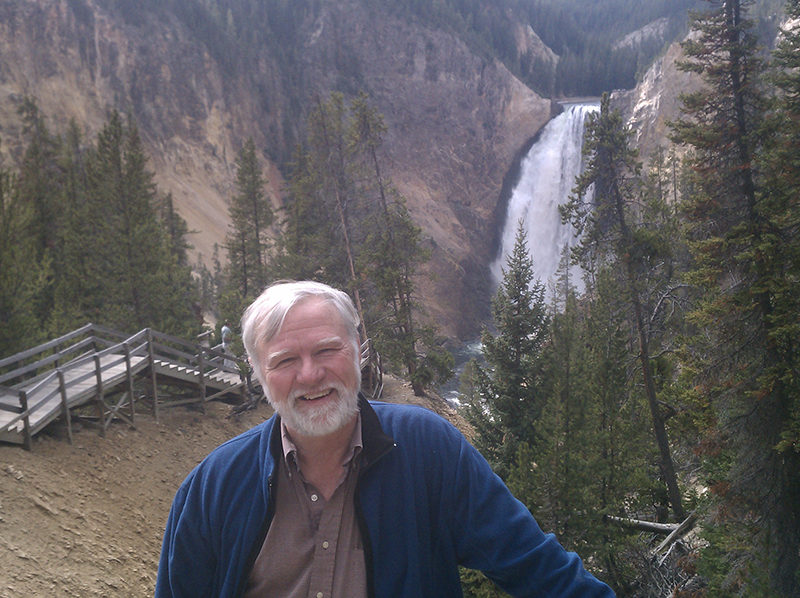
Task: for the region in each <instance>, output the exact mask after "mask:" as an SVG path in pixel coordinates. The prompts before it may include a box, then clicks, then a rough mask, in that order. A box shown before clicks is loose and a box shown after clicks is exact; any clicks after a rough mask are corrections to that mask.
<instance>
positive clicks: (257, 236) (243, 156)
mask: <svg viewBox="0 0 800 598" xmlns="http://www.w3.org/2000/svg"><path fill="white" fill-rule="evenodd" d="M236 168H237V170H236V194H235V195H234V196H233V198H232V199H231V203H230V208H229V214H230V218H231V228H230V231H229V232H228V237H227V239H226V248H227V250H228V260H229V281H230V284H231V287H232V288H233V289H235V290H236V291H238V293H239V294H240V295H241V297H242V298H248V297H251V296H255V295H256V294H258V293H259V292H260V291H261V289H262V288H263V287H264V286H265V284H266V282H267V254H268V235H267V233H268V230H269V227H270V226H271V225H272V223H273V220H274V216H273V213H272V207H271V206H270V202H269V198H267V197H266V195H265V193H264V185H265V181H264V177H263V175H262V171H261V166H260V165H259V163H258V157H257V156H256V147H255V143H254V142H253V138H252V137H251V138H249V139H248V140H247V141H246V142H245V144H244V145H243V146H242V148H241V150H240V151H239V155H238V156H237V158H236Z"/></svg>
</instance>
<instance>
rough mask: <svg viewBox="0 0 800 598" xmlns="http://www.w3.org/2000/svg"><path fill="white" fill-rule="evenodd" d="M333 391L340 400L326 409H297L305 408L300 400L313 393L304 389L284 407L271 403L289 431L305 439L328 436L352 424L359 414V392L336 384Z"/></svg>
mask: <svg viewBox="0 0 800 598" xmlns="http://www.w3.org/2000/svg"><path fill="white" fill-rule="evenodd" d="M331 388H333V389H334V390H335V391H336V393H337V395H338V399H339V400H338V401H336V402H330V403H327V404H325V405H324V406H315V405H309V406H306V407H307V408H305V409H298V408H297V407H298V406H300V407H303V405H302V403H303V399H302V398H301V397H302V396H304V395H306V394H311V393H306V392H302V390H304V389H301V390H298V391H295V392H293V393H292V395H291V396H290V397H289V398H288V399H287V400H286V401H285V402H284V403H283V404H281V405H275V404H272V407H273V408H274V409H275V411H277V412H278V415H280V416H281V419H282V420H283V423H284V424H285V425H286V427H287V428H288V429H290V430H292V431H294V432H297V433H298V434H301V435H303V436H327V435H328V434H332V433H333V432H336V431H338V430H339V429H341V428H342V427H343V426H345V425H346V424H348V423H349V422H351V421H352V420H353V417H355V415H356V414H357V413H358V391H352V390H349V389H346V388H344V387H343V386H341V385H339V384H333V385H331ZM270 403H272V401H270Z"/></svg>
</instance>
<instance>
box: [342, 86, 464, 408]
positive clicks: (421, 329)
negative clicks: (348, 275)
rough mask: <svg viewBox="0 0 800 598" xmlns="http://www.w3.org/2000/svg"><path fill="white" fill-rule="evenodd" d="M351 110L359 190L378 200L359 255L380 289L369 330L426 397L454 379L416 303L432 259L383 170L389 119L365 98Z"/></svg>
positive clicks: (370, 281) (370, 282)
mask: <svg viewBox="0 0 800 598" xmlns="http://www.w3.org/2000/svg"><path fill="white" fill-rule="evenodd" d="M350 109H351V112H352V119H351V125H350V127H349V148H350V152H351V153H352V155H353V156H354V158H355V161H356V163H357V165H358V163H359V162H360V165H361V169H360V173H361V175H362V176H361V177H360V178H361V184H360V185H359V188H360V189H359V190H360V193H361V194H362V195H365V196H377V199H378V202H374V201H373V202H369V201H367V202H362V205H363V206H364V207H363V208H362V210H363V211H365V212H367V213H366V214H363V215H362V218H361V221H362V223H361V224H360V227H361V228H364V229H366V230H367V231H369V232H368V233H367V235H366V238H365V239H364V242H363V244H362V248H361V250H360V251H359V258H358V268H359V271H361V272H364V278H365V281H366V282H367V285H366V286H367V288H374V289H375V292H374V293H373V294H371V295H370V299H371V301H370V303H371V309H370V310H369V311H371V312H372V313H373V314H375V316H374V317H371V318H370V323H369V326H368V327H369V329H370V330H372V331H373V335H374V337H375V341H376V345H377V346H378V347H379V348H380V351H381V354H382V355H383V357H384V358H385V359H387V360H388V361H389V362H390V363H392V362H393V363H397V364H402V365H403V366H404V368H405V370H406V374H407V376H408V379H409V380H410V381H411V387H412V389H413V390H414V394H415V395H417V396H422V395H424V394H425V388H426V387H427V386H428V385H430V384H432V383H434V382H440V383H441V382H443V381H445V380H447V379H449V378H450V377H451V376H452V367H453V364H452V356H451V355H450V354H449V353H448V352H447V351H446V350H445V349H444V348H442V346H441V344H440V343H438V342H437V339H436V331H435V330H434V328H433V327H432V326H423V325H422V324H420V323H419V322H417V320H416V317H417V314H419V313H420V311H421V309H420V307H419V305H418V304H417V303H416V301H415V300H414V276H415V274H416V271H417V267H418V266H419V265H420V264H421V263H422V262H423V261H424V260H426V259H427V257H428V254H427V252H424V251H423V249H422V246H421V241H420V236H421V231H420V229H419V227H417V226H416V225H415V224H414V223H413V221H412V220H411V216H410V214H409V213H408V210H407V208H406V202H405V199H404V198H403V197H402V196H401V195H400V193H399V192H398V191H397V189H395V188H394V186H393V185H392V184H391V181H390V180H388V179H387V178H386V177H385V176H384V175H383V172H382V169H381V161H380V159H379V156H378V152H379V150H380V148H381V146H382V144H383V136H384V134H385V133H386V126H385V125H384V123H383V118H382V117H381V115H380V114H379V113H378V112H377V111H376V110H375V109H374V108H372V107H371V106H370V105H369V103H368V101H367V97H366V95H364V94H361V95H359V96H357V97H356V98H355V99H354V100H353V101H352V102H351V105H350ZM375 203H377V204H378V205H377V206H376V205H374V204H375ZM370 204H372V205H370ZM387 311H388V312H389V314H390V316H389V317H388V318H387V317H386V312H387ZM368 317H369V316H368Z"/></svg>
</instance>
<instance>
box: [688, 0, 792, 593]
mask: <svg viewBox="0 0 800 598" xmlns="http://www.w3.org/2000/svg"><path fill="white" fill-rule="evenodd" d="M749 5H750V3H749V2H745V1H738V0H726V1H725V2H714V3H712V7H711V9H710V10H709V11H708V12H704V13H697V14H695V15H694V16H693V20H692V28H693V30H694V31H695V33H696V35H695V36H694V37H693V38H691V40H690V41H688V42H686V44H685V45H684V51H685V53H686V55H687V60H686V61H685V62H684V63H683V64H682V68H684V69H686V70H689V71H692V72H696V73H699V74H700V75H701V76H702V77H703V79H704V81H705V83H706V86H705V87H704V88H703V89H701V90H700V91H698V92H696V93H693V94H688V95H686V96H684V98H683V112H684V118H683V119H682V120H680V121H679V122H676V123H674V124H673V133H674V138H675V139H676V140H677V141H679V142H681V143H684V144H687V145H689V146H690V147H691V148H692V149H693V154H692V157H691V166H692V168H693V170H694V177H693V180H692V193H691V195H690V196H689V197H688V198H687V199H686V202H685V211H686V214H687V218H688V219H689V221H690V223H691V238H692V249H693V257H694V260H695V261H694V265H693V269H692V272H691V281H692V282H693V283H694V284H695V285H697V287H698V289H700V291H701V292H702V297H701V300H700V301H699V303H698V305H697V308H696V310H695V311H694V313H693V314H692V321H693V323H694V324H695V325H696V326H697V328H698V334H696V335H695V336H694V337H693V338H692V339H691V344H690V345H689V349H690V352H689V355H690V357H691V361H690V362H688V363H687V366H688V367H689V368H692V371H694V372H696V373H697V376H696V384H697V387H696V391H697V393H698V394H699V397H700V399H701V400H702V403H701V406H702V407H703V408H704V409H705V410H707V411H708V412H709V413H710V418H708V421H712V422H714V423H715V424H716V425H715V426H714V427H713V428H711V429H709V430H708V431H707V439H706V441H705V443H704V446H706V447H712V448H713V452H708V451H707V452H706V454H705V456H706V457H707V459H708V463H707V470H708V472H709V477H710V480H709V485H710V486H711V488H712V489H713V490H714V493H713V495H712V498H713V502H712V505H711V508H710V510H709V517H708V519H707V521H706V530H707V534H708V535H709V537H710V538H713V541H712V542H711V544H710V545H709V547H708V548H707V549H706V550H704V551H703V554H704V557H705V558H704V559H703V561H701V571H702V572H704V573H705V574H706V575H707V576H708V577H709V580H710V583H711V586H712V588H714V589H715V590H716V591H721V592H724V593H734V592H736V593H743V594H746V593H749V592H754V593H755V592H760V593H763V594H764V595H772V594H774V595H780V596H789V595H796V594H797V593H798V591H800V585H799V584H800V581H799V580H798V568H799V565H800V510H799V509H800V453H799V452H798V450H797V441H796V439H797V434H796V430H797V422H798V421H799V416H798V413H800V410H798V398H797V397H798V396H800V393H798V390H800V389H798V387H797V376H796V372H797V365H798V363H797V351H796V343H797V335H796V332H797V323H796V319H797V313H798V312H797V309H798V305H797V296H798V286H797V281H798V269H797V265H798V262H797V251H798V242H800V241H798V235H797V232H798V231H797V223H798V211H797V199H796V189H797V188H796V187H794V188H793V189H792V190H791V191H789V194H788V195H787V193H786V191H787V190H788V188H789V187H788V186H787V182H788V184H789V185H792V184H796V181H797V158H796V137H793V138H792V141H791V142H790V143H791V144H792V146H793V147H794V150H792V151H791V152H789V154H787V153H786V148H787V146H786V139H787V138H786V137H783V135H782V133H778V134H777V135H776V134H775V131H774V130H773V131H772V132H770V128H769V127H765V126H764V124H765V120H764V108H765V99H764V95H763V91H762V87H761V85H760V81H759V76H760V73H761V71H762V70H763V65H762V62H761V60H760V59H759V56H758V52H757V47H756V40H755V39H754V36H753V34H752V26H751V24H750V22H749V21H748V19H747V18H746V11H747V8H748V6H749ZM792 7H796V3H790V6H789V8H790V11H791V9H792ZM790 37H791V36H789V38H790ZM789 38H787V39H789ZM788 43H789V44H791V43H792V42H788ZM794 43H796V37H795V42H794ZM784 47H787V46H784ZM780 56H781V55H780V54H779V60H781V58H780ZM786 58H787V57H786V56H784V57H783V59H784V60H785V59H786ZM789 60H790V62H789V63H784V64H786V65H787V66H789V65H790V64H795V65H796V64H797V63H796V60H797V59H796V54H795V55H794V57H793V58H792V57H789ZM792 60H793V61H794V62H793V63H792V62H791V61H792ZM785 76H786V77H788V79H784V81H786V82H787V83H788V81H789V80H791V79H792V77H793V76H794V77H795V78H796V72H795V73H792V71H791V70H788V71H786V72H785ZM795 81H796V79H795ZM795 85H796V83H795ZM787 89H788V88H787ZM785 97H786V99H787V100H788V102H791V101H792V100H791V99H790V98H791V93H789V94H787V95H786V96H785ZM790 105H791V104H790V103H785V104H783V105H781V104H780V103H779V104H778V111H779V114H780V113H781V112H783V110H787V112H786V113H785V114H783V115H781V116H780V123H781V124H780V127H781V128H783V127H786V126H787V125H786V123H791V122H792V121H791V115H792V114H794V115H795V116H796V115H797V111H796V109H795V111H794V112H793V113H792V112H791V108H790ZM786 117H789V118H786ZM767 122H768V121H767ZM791 126H792V125H791V124H789V125H788V128H787V131H789V130H791ZM795 131H796V125H795ZM788 134H789V135H791V133H788ZM781 148H783V149H781ZM758 156H763V160H762V159H758V158H757V157H758ZM792 179H793V180H794V183H791V182H789V181H792ZM720 561H722V563H720Z"/></svg>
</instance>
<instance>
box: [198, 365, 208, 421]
mask: <svg viewBox="0 0 800 598" xmlns="http://www.w3.org/2000/svg"><path fill="white" fill-rule="evenodd" d="M205 369H206V364H205V360H204V359H203V351H202V349H201V350H200V353H198V354H197V371H198V372H199V376H200V398H201V399H202V403H201V405H202V406H203V412H204V413H205V408H206V407H205V403H206V372H205Z"/></svg>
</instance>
